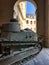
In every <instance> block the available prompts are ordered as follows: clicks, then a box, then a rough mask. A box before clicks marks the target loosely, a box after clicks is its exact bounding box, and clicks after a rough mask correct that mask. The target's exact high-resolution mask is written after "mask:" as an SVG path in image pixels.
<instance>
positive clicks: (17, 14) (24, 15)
mask: <svg viewBox="0 0 49 65" xmlns="http://www.w3.org/2000/svg"><path fill="white" fill-rule="evenodd" d="M24 2H25V4H26V2H27V0H18V1H16V3H15V4H14V8H13V9H14V16H13V17H14V18H17V19H18V17H20V18H21V19H23V20H20V18H19V20H20V21H23V22H24V21H26V20H25V19H26V14H24V12H25V11H22V10H21V7H20V3H24ZM28 2H30V3H31V4H33V5H34V7H35V9H36V10H37V4H36V3H35V1H33V0H29V1H28ZM24 8H25V9H26V5H25V6H24ZM18 12H19V13H18ZM22 12H23V13H22ZM35 21H36V24H35V28H34V29H36V30H37V26H36V25H37V19H36V20H35ZM23 22H21V23H20V24H22V23H23ZM24 24H25V23H24ZM21 27H23V25H21ZM24 27H26V24H25V26H24ZM21 29H22V28H21ZM23 29H24V28H23ZM34 32H35V30H34Z"/></svg>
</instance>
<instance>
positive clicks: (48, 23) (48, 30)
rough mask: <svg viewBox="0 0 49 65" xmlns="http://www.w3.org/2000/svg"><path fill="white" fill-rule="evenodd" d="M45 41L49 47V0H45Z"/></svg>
mask: <svg viewBox="0 0 49 65" xmlns="http://www.w3.org/2000/svg"><path fill="white" fill-rule="evenodd" d="M45 9H46V10H45V14H46V15H45V18H46V19H45V41H46V46H47V47H49V0H46V2H45Z"/></svg>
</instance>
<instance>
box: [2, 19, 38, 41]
mask: <svg viewBox="0 0 49 65" xmlns="http://www.w3.org/2000/svg"><path fill="white" fill-rule="evenodd" d="M2 39H3V40H9V41H37V40H38V38H37V34H36V33H34V32H33V31H31V30H30V29H24V30H21V29H20V26H19V22H18V20H15V19H11V20H10V22H9V23H7V24H3V25H2Z"/></svg>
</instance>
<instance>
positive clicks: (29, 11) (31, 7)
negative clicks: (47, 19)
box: [26, 1, 36, 14]
mask: <svg viewBox="0 0 49 65" xmlns="http://www.w3.org/2000/svg"><path fill="white" fill-rule="evenodd" d="M35 11H36V8H35V6H34V4H32V3H31V2H28V1H27V3H26V12H27V14H34V13H35Z"/></svg>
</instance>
